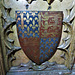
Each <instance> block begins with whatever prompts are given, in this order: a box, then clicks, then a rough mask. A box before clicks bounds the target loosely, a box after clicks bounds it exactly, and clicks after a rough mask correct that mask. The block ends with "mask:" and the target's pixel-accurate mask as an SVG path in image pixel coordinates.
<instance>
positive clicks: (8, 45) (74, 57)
mask: <svg viewBox="0 0 75 75" xmlns="http://www.w3.org/2000/svg"><path fill="white" fill-rule="evenodd" d="M12 1H13V0H12ZM29 1H30V2H29V3H31V1H32V0H29ZM44 1H46V0H44ZM49 1H50V0H49ZM60 1H62V0H60ZM62 2H63V1H62ZM32 3H33V2H32ZM32 3H31V4H32ZM25 6H26V5H25ZM25 6H24V7H25ZM19 7H20V6H19ZM1 8H2V31H1V40H2V41H1V43H2V52H3V57H4V58H3V59H4V66H5V70H6V72H7V71H8V70H9V69H10V68H11V67H12V61H13V60H15V59H16V58H15V57H14V54H15V52H16V51H18V50H20V49H21V48H20V47H16V46H14V40H12V39H10V37H9V35H10V33H13V30H12V27H13V25H15V24H16V21H15V18H14V19H12V18H11V16H10V12H11V10H12V9H13V8H11V7H10V6H8V5H7V4H5V0H3V4H2V7H1ZM66 9H67V12H68V15H67V17H66V18H65V19H64V20H63V25H64V28H65V29H64V32H65V33H67V34H68V37H66V38H64V39H62V40H63V42H62V44H61V45H60V46H59V47H58V49H60V50H62V51H64V52H65V53H64V52H63V55H62V57H63V58H64V59H65V65H66V66H67V67H68V68H69V69H72V68H73V65H74V62H75V47H74V43H75V40H74V39H75V38H74V36H75V33H74V32H73V30H75V26H74V24H75V19H74V18H75V0H73V2H72V4H71V5H70V6H69V7H68V8H66ZM46 10H47V9H46ZM66 26H67V27H66ZM29 64H30V65H29ZM44 64H45V65H47V64H48V63H44ZM32 65H35V63H33V64H32V62H31V61H30V62H29V63H27V64H26V65H23V64H21V66H26V67H28V68H27V69H29V68H32ZM47 66H48V65H47ZM33 69H35V67H34V68H33ZM42 70H43V69H42Z"/></svg>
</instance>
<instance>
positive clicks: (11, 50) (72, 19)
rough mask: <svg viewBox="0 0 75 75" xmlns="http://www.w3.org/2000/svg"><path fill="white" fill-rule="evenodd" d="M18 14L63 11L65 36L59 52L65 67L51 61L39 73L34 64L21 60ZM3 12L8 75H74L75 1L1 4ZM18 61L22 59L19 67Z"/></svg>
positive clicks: (34, 0)
mask: <svg viewBox="0 0 75 75" xmlns="http://www.w3.org/2000/svg"><path fill="white" fill-rule="evenodd" d="M50 2H51V3H50ZM59 6H60V7H59ZM15 10H39V11H40V10H41V11H63V14H64V15H63V32H62V39H61V43H60V45H59V46H58V50H61V53H62V54H61V58H60V60H61V59H62V58H63V61H64V62H63V65H61V64H57V63H56V62H53V61H55V60H53V59H52V62H49V61H50V60H49V61H47V62H45V63H43V64H42V65H40V66H39V68H38V70H36V67H37V65H36V64H35V63H33V62H32V61H29V62H28V63H26V64H25V63H24V62H23V60H22V62H21V59H22V58H20V57H21V54H23V52H22V50H21V47H20V45H19V42H18V38H17V32H16V20H15ZM1 11H2V16H1V20H2V25H1V26H0V28H1V47H2V49H1V52H2V55H3V62H4V68H5V72H6V74H7V75H25V74H26V75H30V74H32V75H33V74H34V75H38V74H40V75H41V74H42V75H52V74H53V75H61V74H63V75H65V74H72V75H74V74H75V66H74V63H75V47H74V45H75V37H74V36H75V0H69V1H66V0H52V1H51V0H12V1H11V0H2V6H1ZM64 35H65V36H64ZM19 50H20V51H19ZM58 52H59V51H57V53H56V55H55V57H56V56H57V55H58ZM18 53H21V54H18ZM17 57H19V58H20V60H18V62H20V65H15V64H17V63H16V62H17V61H16V60H17ZM24 57H25V56H24ZM55 57H54V58H55ZM25 58H26V59H28V58H27V57H25ZM56 58H58V57H56ZM56 58H55V59H56ZM26 59H24V60H26ZM28 60H29V59H28ZM58 61H59V60H58ZM35 66H36V67H35ZM34 70H35V71H34Z"/></svg>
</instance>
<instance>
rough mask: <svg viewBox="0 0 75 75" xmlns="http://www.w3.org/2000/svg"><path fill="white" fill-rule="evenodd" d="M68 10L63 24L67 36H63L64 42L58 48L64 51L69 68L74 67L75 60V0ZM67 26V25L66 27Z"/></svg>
mask: <svg viewBox="0 0 75 75" xmlns="http://www.w3.org/2000/svg"><path fill="white" fill-rule="evenodd" d="M66 10H67V12H68V16H67V17H66V18H64V20H63V25H64V26H65V27H64V32H65V33H67V34H68V35H67V37H65V38H63V39H62V40H63V42H62V44H61V45H60V46H59V47H58V49H60V50H62V51H64V52H65V53H63V54H62V55H61V57H63V58H64V59H65V65H66V66H67V67H68V68H69V69H72V67H73V64H74V62H75V48H74V43H75V41H74V39H75V38H74V36H75V34H74V33H75V32H74V31H73V30H74V29H73V28H74V27H75V26H74V21H75V1H74V0H73V2H72V3H71V5H70V6H69V7H68V8H66ZM66 26H67V27H66Z"/></svg>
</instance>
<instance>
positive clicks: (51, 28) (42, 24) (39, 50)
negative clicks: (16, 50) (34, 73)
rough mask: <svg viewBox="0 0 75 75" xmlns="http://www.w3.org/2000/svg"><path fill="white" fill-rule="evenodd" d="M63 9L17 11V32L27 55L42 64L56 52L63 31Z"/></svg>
mask: <svg viewBox="0 0 75 75" xmlns="http://www.w3.org/2000/svg"><path fill="white" fill-rule="evenodd" d="M62 16H63V12H62V11H16V25H17V34H18V38H19V42H20V45H21V48H22V49H23V51H24V53H25V54H26V55H27V57H28V58H29V59H30V60H32V61H33V62H35V63H36V64H38V65H40V64H42V63H43V62H45V61H48V60H49V59H50V58H51V57H52V56H53V55H54V53H55V52H56V50H57V47H58V45H59V42H60V38H61V33H62V19H63V17H62Z"/></svg>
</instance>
